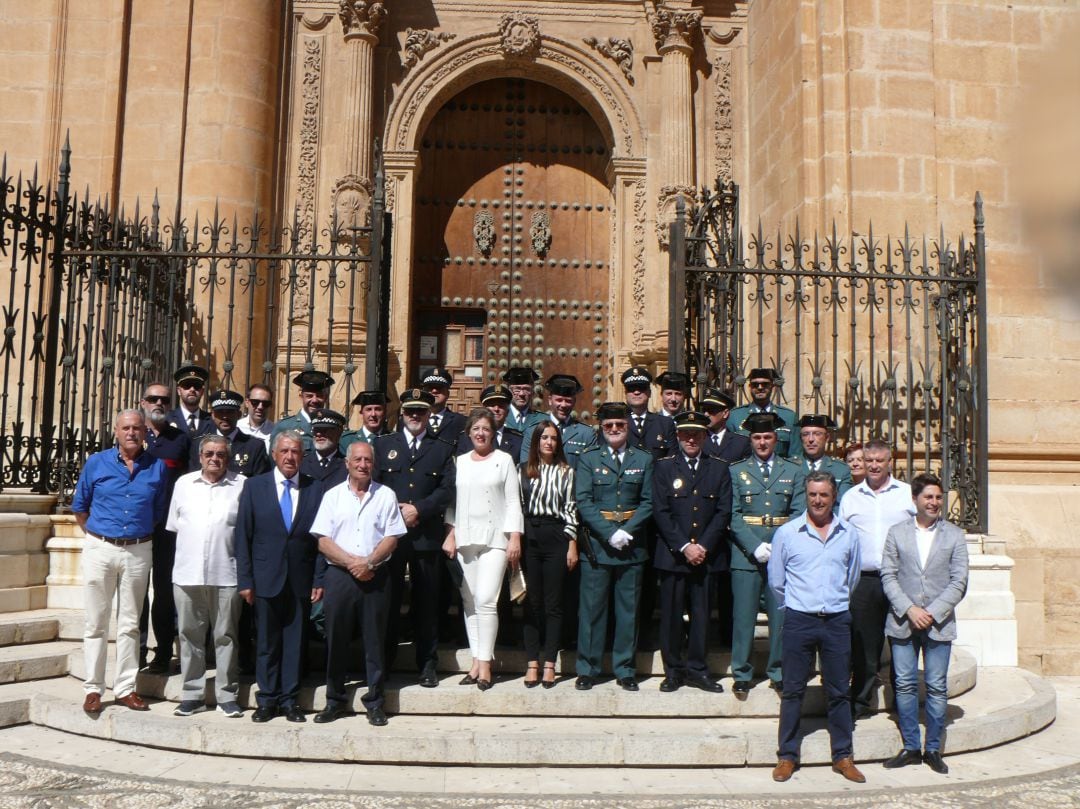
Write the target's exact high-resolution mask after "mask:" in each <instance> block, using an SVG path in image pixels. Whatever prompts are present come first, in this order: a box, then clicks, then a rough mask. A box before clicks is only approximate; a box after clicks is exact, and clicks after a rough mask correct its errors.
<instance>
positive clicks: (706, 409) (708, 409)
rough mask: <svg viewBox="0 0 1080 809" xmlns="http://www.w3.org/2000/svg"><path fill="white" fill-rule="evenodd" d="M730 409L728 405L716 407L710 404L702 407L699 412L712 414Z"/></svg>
mask: <svg viewBox="0 0 1080 809" xmlns="http://www.w3.org/2000/svg"><path fill="white" fill-rule="evenodd" d="M730 409H731V408H730V407H717V406H715V405H711V406H706V407H702V408H701V412H703V413H705V414H706V415H709V416H713V415H715V414H717V413H726V412H727V411H728V410H730Z"/></svg>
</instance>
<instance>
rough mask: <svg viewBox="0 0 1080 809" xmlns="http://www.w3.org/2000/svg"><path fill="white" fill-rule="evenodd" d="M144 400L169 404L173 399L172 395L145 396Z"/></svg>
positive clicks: (151, 402)
mask: <svg viewBox="0 0 1080 809" xmlns="http://www.w3.org/2000/svg"><path fill="white" fill-rule="evenodd" d="M143 401H144V402H149V403H150V404H169V402H171V401H172V397H171V396H144V397H143Z"/></svg>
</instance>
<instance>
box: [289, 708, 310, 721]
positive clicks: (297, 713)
mask: <svg viewBox="0 0 1080 809" xmlns="http://www.w3.org/2000/svg"><path fill="white" fill-rule="evenodd" d="M285 719H286V721H288V722H306V721H307V717H306V716H304V712H303V711H302V710H300V706H299V705H293V706H292V707H290V708H289V710H287V711H286V712H285Z"/></svg>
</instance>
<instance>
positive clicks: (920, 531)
mask: <svg viewBox="0 0 1080 809" xmlns="http://www.w3.org/2000/svg"><path fill="white" fill-rule="evenodd" d="M937 527H938V520H934V524H933V525H931V526H930V527H929V528H923V527H922V526H921V525H919V521H918V520H915V545H916V546H917V547H918V549H919V564H920V565H922V568H923V570H926V560H927V559H929V558H930V548H931V547H933V545H934V537H935V536H936V535H937Z"/></svg>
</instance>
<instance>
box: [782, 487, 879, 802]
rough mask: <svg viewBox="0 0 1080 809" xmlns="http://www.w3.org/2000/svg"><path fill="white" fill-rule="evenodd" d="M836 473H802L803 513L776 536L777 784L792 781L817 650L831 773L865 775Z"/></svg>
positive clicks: (848, 552)
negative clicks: (855, 739)
mask: <svg viewBox="0 0 1080 809" xmlns="http://www.w3.org/2000/svg"><path fill="white" fill-rule="evenodd" d="M837 488H838V486H837V483H836V478H835V477H833V476H832V474H831V473H830V472H824V471H815V472H811V473H810V474H809V475H807V477H806V512H805V513H804V514H802V516H800V517H797V518H795V519H794V520H793V521H791V522H789V523H786V524H784V525H782V526H780V528H779V529H777V531H776V533H775V534H774V535H773V541H772V556H770V558H769V586H770V587H771V588H772V590H773V593H775V595H776V602H777V605H778V606H779V608H780V609H782V610H783V611H784V613H783V614H784V635H783V646H782V648H783V651H782V653H781V658H780V660H781V667H782V669H783V673H784V687H783V696H782V697H781V699H780V731H779V742H780V743H779V751H778V753H777V755H778V757H779V759H780V760H779V762H778V763H777V765H776V768H775V769H774V770H773V780H774V781H787V780H788V779H789V778H791V775H792V773H793V772H795V768H796V767H797V766H798V762H799V720H800V717H801V715H802V703H803V696H804V695H805V694H806V681H807V680H808V679H809V678H810V669H811V667H812V666H813V663H814V655H815V654H820V658H821V682H822V685H823V686H824V688H825V694H826V697H827V699H828V728H829V740H830V742H831V743H832V762H833V772H837V773H840V775H842V776H844V778H846V779H847V780H849V781H854V782H855V783H859V784H861V783H863V782H865V781H866V778H865V777H864V776H863V774H862V773H861V772H859V770H858V769H857V768H856V767H855V761H854V759H853V758H852V748H851V736H852V733H853V731H854V727H855V722H854V720H853V719H852V717H851V697H850V694H849V691H848V678H849V676H850V673H851V667H850V664H851V612H850V611H849V609H848V607H849V604H850V602H851V592H852V590H854V588H855V585H856V584H857V583H858V581H859V570H860V561H859V537H858V534H856V532H855V530H854V529H852V528H850V527H849V526H848V525H846V524H845V523H844V522H842V521H841V520H840V519H839V518H838V517H836V516H835V515H834V514H833V504H834V503H835V502H836V492H837Z"/></svg>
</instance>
